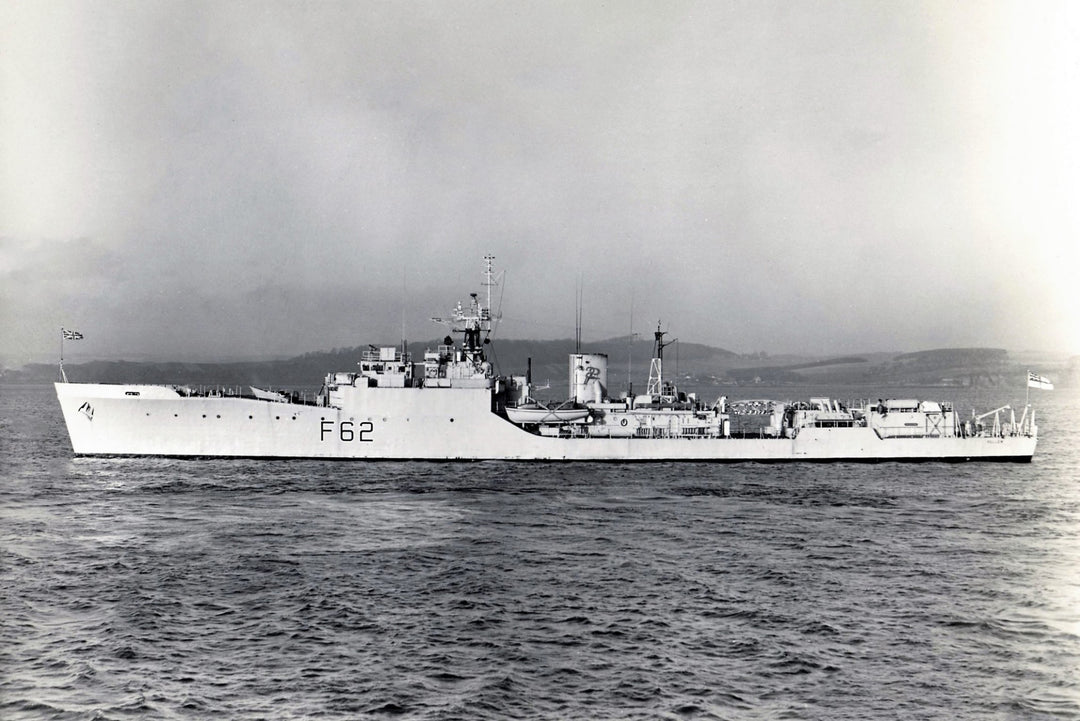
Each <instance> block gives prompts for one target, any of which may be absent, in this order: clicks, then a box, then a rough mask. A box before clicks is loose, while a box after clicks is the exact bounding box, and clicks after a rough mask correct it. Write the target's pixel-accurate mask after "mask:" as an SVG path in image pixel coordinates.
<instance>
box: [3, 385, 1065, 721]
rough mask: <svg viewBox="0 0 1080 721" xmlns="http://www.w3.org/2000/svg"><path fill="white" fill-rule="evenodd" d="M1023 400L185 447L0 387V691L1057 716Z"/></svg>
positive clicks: (101, 700) (576, 713)
mask: <svg viewBox="0 0 1080 721" xmlns="http://www.w3.org/2000/svg"><path fill="white" fill-rule="evenodd" d="M842 390H843V389H839V390H836V389H834V390H833V392H832V393H831V395H834V396H836V395H842V393H841V392H842ZM778 393H780V394H781V395H783V394H787V395H792V396H800V397H801V396H803V395H807V393H804V392H800V391H799V389H784V390H783V391H774V392H772V393H771V394H770V395H777V394H778ZM846 395H850V396H857V395H860V393H859V389H857V388H853V389H850V393H849V394H846ZM894 395H896V394H894ZM921 395H923V396H924V397H927V394H926V393H922V394H921ZM937 395H938V396H941V397H943V398H944V397H949V394H948V393H943V392H938V393H937ZM968 395H972V394H971V393H969V394H968ZM1006 395H1007V394H1006ZM982 396H983V397H979V398H970V399H968V400H976V401H979V405H980V407H983V408H986V407H993V405H990V404H994V403H998V404H1000V403H999V401H1001V402H1013V403H1015V402H1016V401H1017V400H1020V401H1021V405H1022V400H1023V391H1022V390H1021V391H1020V392H1019V393H1013V394H1012V395H1011V396H1008V397H1004V399H1002V398H998V397H996V396H995V395H994V394H993V393H992V392H985V391H984V392H982ZM845 397H846V396H845ZM929 397H936V396H929ZM954 397H955V396H954ZM1037 400H1038V403H1039V406H1038V407H1039V416H1038V420H1039V422H1040V425H1041V427H1042V434H1041V438H1040V444H1039V448H1038V451H1037V453H1036V457H1035V460H1034V462H1033V463H1031V464H993V463H972V464H959V465H950V464H943V463H926V464H917V465H906V464H896V463H881V464H848V463H836V464H797V463H796V464H780V465H763V464H754V463H745V464H707V463H706V464H701V463H696V464H679V463H662V464H618V463H605V464H592V463H567V464H559V463H543V464H527V463H501V462H482V463H387V462H381V463H366V462H321V461H254V460H191V461H184V460H172V459H153V458H100V459H98V458H75V457H73V455H72V452H71V447H70V444H69V443H68V440H67V436H66V432H65V430H64V427H63V421H62V419H61V417H60V413H59V407H58V405H57V402H56V399H55V396H54V394H53V390H52V388H51V387H44V386H36V387H26V386H21V387H20V386H0V539H2V540H0V550H2V556H0V588H2V595H0V619H2V620H0V718H4V719H134V718H155V719H202V718H209V717H216V718H224V719H291V718H305V719H306V718H319V719H356V718H407V719H413V718H416V719H470V720H472V719H504V718H515V719H563V718H568V719H636V718H641V719H652V718H670V719H709V718H718V719H868V718H882V719H892V718H904V719H911V718H920V719H921V718H948V719H1003V718H1004V719H1011V718H1015V719H1051V718H1053V719H1058V718H1080V447H1078V445H1077V443H1076V441H1075V439H1074V436H1073V434H1072V425H1073V424H1074V422H1075V420H1076V419H1077V418H1078V417H1080V392H1078V391H1077V390H1070V389H1065V390H1058V391H1054V392H1052V393H1042V394H1040V395H1039V397H1038V398H1037ZM958 407H960V406H959V404H958Z"/></svg>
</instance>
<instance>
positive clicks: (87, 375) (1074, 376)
mask: <svg viewBox="0 0 1080 721" xmlns="http://www.w3.org/2000/svg"><path fill="white" fill-rule="evenodd" d="M438 343H439V341H438V340H431V341H426V342H418V343H410V344H409V350H410V352H412V354H413V358H414V359H415V360H417V361H419V360H422V359H423V354H424V350H425V349H426V348H433V347H435V346H436V345H438ZM366 348H367V346H358V347H352V348H334V349H332V350H328V351H317V352H312V353H305V354H303V355H299V356H296V357H293V358H287V359H282V360H271V361H251V362H231V363H168V362H131V361H94V362H89V363H79V364H68V365H67V366H66V369H67V374H68V378H69V379H70V380H72V381H76V382H77V381H84V382H99V383H124V382H128V383H167V384H188V385H203V386H243V385H255V386H259V387H273V388H310V387H313V386H318V385H319V384H320V383H321V382H322V378H323V377H324V376H325V374H326V373H328V372H332V371H343V370H351V369H353V368H355V367H356V364H357V360H358V359H359V357H360V354H361V353H362V352H363V351H364V350H365V349H366ZM490 348H491V353H490V355H491V357H492V360H493V361H494V362H495V365H496V368H497V369H498V370H499V372H501V373H503V374H507V375H517V374H523V373H524V372H525V367H526V364H527V362H528V359H530V358H531V359H532V369H533V381H534V382H535V383H538V384H543V383H546V382H550V383H551V386H552V390H551V395H552V396H557V395H558V394H559V392H560V391H563V390H565V389H566V386H567V376H568V374H569V368H568V364H567V356H568V355H569V354H570V353H572V352H573V350H574V341H573V340H572V339H569V338H567V339H559V340H544V341H535V340H498V341H496V342H495V343H493V344H492V345H491V346H490ZM582 351H583V352H586V353H590V352H600V353H606V354H607V355H608V386H609V388H610V390H611V392H612V393H613V394H617V393H619V392H620V391H622V390H625V389H626V387H627V377H628V376H627V373H628V372H629V373H630V374H631V377H632V380H633V381H634V388H635V391H636V392H640V391H641V390H643V389H644V385H645V381H646V379H647V377H648V371H649V359H650V358H651V356H652V342H651V341H649V340H644V339H641V338H636V339H634V341H633V342H632V343H631V342H630V339H629V338H627V337H625V336H624V337H621V338H609V339H607V340H602V341H595V342H588V343H583V344H582ZM664 359H665V365H664V370H665V375H666V376H667V377H677V378H678V379H679V383H680V384H682V385H684V386H694V387H703V386H704V387H708V386H727V385H751V384H756V383H766V384H770V385H778V384H791V385H800V384H804V385H805V384H866V385H876V386H897V385H899V386H903V385H920V386H950V385H951V386H998V385H1009V384H1016V383H1019V382H1021V381H1019V380H1018V379H1021V378H1023V374H1024V372H1025V371H1026V367H1025V366H1024V365H1022V363H1021V362H1020V361H1019V360H1017V359H1014V358H1012V357H1011V356H1010V355H1009V353H1008V352H1007V351H1005V350H1003V349H1001V348H939V349H933V350H926V351H917V352H910V353H899V354H895V353H871V354H860V355H855V356H850V355H849V356H839V357H831V358H829V357H827V358H820V357H819V358H813V357H793V356H779V357H770V356H768V355H766V354H764V353H754V354H747V355H742V354H739V353H735V352H732V351H730V350H726V349H724V348H716V347H713V346H708V345H703V344H699V343H683V342H678V343H675V344H673V345H671V346H669V347H667V348H666V349H665V351H664ZM1033 370H1038V371H1040V372H1043V373H1048V374H1050V375H1051V376H1052V377H1054V380H1055V382H1056V383H1058V384H1060V385H1062V386H1067V385H1070V384H1072V383H1075V382H1080V359H1077V358H1072V359H1064V358H1061V359H1058V360H1057V361H1056V362H1051V361H1050V360H1049V359H1043V362H1042V363H1041V364H1040V365H1038V366H1036V367H1034V368H1033ZM56 375H57V369H56V366H55V365H52V364H48V365H46V364H31V365H27V366H25V367H23V368H21V369H18V370H11V369H3V370H0V382H4V383H50V382H52V381H54V380H56Z"/></svg>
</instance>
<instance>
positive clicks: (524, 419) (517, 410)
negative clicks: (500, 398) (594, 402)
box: [506, 401, 589, 425]
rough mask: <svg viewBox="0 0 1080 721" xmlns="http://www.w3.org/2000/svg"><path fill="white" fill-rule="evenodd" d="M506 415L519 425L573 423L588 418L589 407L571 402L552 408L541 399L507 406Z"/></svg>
mask: <svg viewBox="0 0 1080 721" xmlns="http://www.w3.org/2000/svg"><path fill="white" fill-rule="evenodd" d="M506 416H507V418H509V419H510V420H511V421H513V422H514V423H517V424H519V425H526V424H535V423H544V424H548V423H573V422H575V421H581V420H584V419H585V418H588V416H589V409H588V408H582V407H580V406H577V405H574V404H572V403H569V402H568V403H564V404H562V405H560V406H557V407H555V408H552V407H550V406H546V405H544V404H543V403H540V402H539V401H533V402H530V403H522V404H521V405H518V406H511V407H507V409H506Z"/></svg>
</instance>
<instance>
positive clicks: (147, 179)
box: [0, 0, 1080, 362]
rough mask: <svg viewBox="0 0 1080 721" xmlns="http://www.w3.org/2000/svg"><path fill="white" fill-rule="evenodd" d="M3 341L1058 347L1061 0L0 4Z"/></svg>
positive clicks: (200, 351)
mask: <svg viewBox="0 0 1080 721" xmlns="http://www.w3.org/2000/svg"><path fill="white" fill-rule="evenodd" d="M0 73H2V74H0V355H2V356H3V357H4V358H6V359H8V361H9V362H21V361H25V360H49V359H51V358H53V357H55V355H56V351H57V346H58V335H59V329H60V327H61V326H64V327H67V328H74V329H78V330H80V331H82V332H83V333H84V334H85V336H86V339H85V340H83V341H81V342H80V343H79V344H69V346H67V347H66V348H65V352H66V355H67V356H68V357H69V358H71V359H72V360H77V359H78V358H80V357H112V358H123V357H128V358H140V357H159V358H168V357H173V356H177V357H184V358H212V357H258V356H269V355H289V354H295V353H300V352H305V351H309V350H320V349H327V348H332V347H342V346H354V345H360V344H364V343H367V342H393V341H396V340H398V339H399V338H400V335H401V326H402V322H403V320H404V326H405V332H406V334H407V336H408V337H409V338H410V339H413V340H422V339H427V338H434V337H439V336H441V335H442V333H443V329H441V328H440V327H438V326H435V325H433V324H431V323H430V322H429V321H428V320H427V319H428V318H429V317H430V316H432V315H441V314H445V313H446V312H447V311H448V310H449V308H450V307H451V306H452V305H453V304H454V303H455V302H456V301H457V300H458V299H463V298H467V294H468V292H469V291H472V290H480V280H481V275H480V273H481V270H482V268H483V263H482V256H483V255H484V254H485V253H492V254H494V255H495V256H496V266H497V268H499V269H506V270H507V274H506V277H505V278H504V282H503V284H502V287H501V288H499V289H498V290H497V291H496V293H497V294H500V293H502V294H503V300H502V312H503V316H504V319H503V321H502V324H501V325H500V327H499V330H498V336H503V337H513V338H530V337H537V338H556V337H563V338H565V337H572V336H573V334H574V317H575V311H574V305H575V304H574V296H575V287H576V286H577V285H578V283H581V284H582V286H583V299H584V310H583V320H584V336H585V338H586V339H600V338H605V337H610V336H615V335H625V334H626V333H627V332H629V330H630V328H631V306H632V307H633V329H634V330H635V331H637V332H641V333H649V332H651V330H652V329H653V328H654V327H655V324H656V321H657V320H658V319H662V320H663V322H664V326H665V328H667V329H669V330H670V331H671V332H672V334H673V336H678V337H679V338H680V339H681V340H684V341H696V342H702V343H709V344H712V345H717V346H721V347H724V348H729V349H731V350H735V351H738V352H753V351H758V350H765V351H768V352H770V353H780V352H806V353H831V352H837V353H841V352H858V351H876V350H919V349H927V348H936V347H945V346H975V345H979V346H995V347H1005V348H1010V349H1014V350H1024V349H1041V350H1053V351H1067V352H1072V353H1080V302H1078V301H1077V300H1076V298H1077V296H1078V292H1080V290H1078V287H1077V286H1078V278H1080V261H1078V258H1080V251H1078V247H1080V139H1078V138H1080V135H1078V133H1080V130H1078V128H1080V3H1074V2H1069V1H1064V2H1028V1H1024V2H983V3H978V2H975V3H952V2H937V1H934V2H926V3H919V2H900V3H896V2H880V3H875V2H865V1H857V2H837V3H832V2H790V1H788V0H784V1H782V2H775V3H771V2H760V1H758V0H754V1H752V2H720V1H715V2H701V3H693V2H690V3H683V2H663V3H655V2H641V3H632V2H609V3H599V2H581V1H580V0H575V1H573V2H537V3H524V2H491V3H486V2H447V1H443V0H440V1H438V2H419V3H410V2H397V1H395V2H349V3H341V4H333V3H322V2H317V3H307V2H305V3H299V2H297V3H284V2H258V3H255V2H232V3H222V2H208V3H197V2H148V1H145V0H140V1H138V2H130V3H126V2H119V1H117V0H108V1H107V2H93V1H87V0H80V1H78V2H49V1H47V0H33V1H32V2H18V1H17V0H16V1H15V2H11V1H10V0H9V1H8V2H4V3H0Z"/></svg>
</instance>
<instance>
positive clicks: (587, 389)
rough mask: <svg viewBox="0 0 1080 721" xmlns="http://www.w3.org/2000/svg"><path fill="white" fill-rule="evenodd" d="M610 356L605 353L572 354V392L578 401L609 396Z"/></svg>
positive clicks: (592, 401)
mask: <svg viewBox="0 0 1080 721" xmlns="http://www.w3.org/2000/svg"><path fill="white" fill-rule="evenodd" d="M607 367H608V357H607V354H605V353H571V354H570V392H571V394H572V397H573V399H574V400H575V401H577V402H578V403H599V402H600V401H602V400H604V399H605V398H607Z"/></svg>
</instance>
